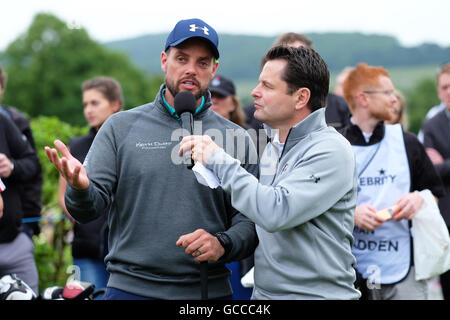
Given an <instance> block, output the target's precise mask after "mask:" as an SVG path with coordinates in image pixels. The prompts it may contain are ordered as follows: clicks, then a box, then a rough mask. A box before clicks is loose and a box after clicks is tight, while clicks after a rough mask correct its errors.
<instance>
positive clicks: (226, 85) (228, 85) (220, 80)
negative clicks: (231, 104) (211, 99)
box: [209, 75, 236, 97]
mask: <svg viewBox="0 0 450 320" xmlns="http://www.w3.org/2000/svg"><path fill="white" fill-rule="evenodd" d="M209 91H211V93H218V94H220V95H222V96H224V97H228V96H229V95H235V94H236V88H235V87H234V84H233V82H232V81H231V80H229V79H227V78H225V77H224V76H219V75H216V76H215V77H214V78H213V79H212V80H211V83H210V84H209Z"/></svg>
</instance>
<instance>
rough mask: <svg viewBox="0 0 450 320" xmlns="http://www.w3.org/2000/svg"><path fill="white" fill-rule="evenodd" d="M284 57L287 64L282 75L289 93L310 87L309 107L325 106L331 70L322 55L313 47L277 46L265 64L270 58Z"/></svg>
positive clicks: (267, 57)
mask: <svg viewBox="0 0 450 320" xmlns="http://www.w3.org/2000/svg"><path fill="white" fill-rule="evenodd" d="M276 59H282V60H286V61H287V65H286V67H285V69H284V73H283V75H282V79H283V81H286V83H287V85H288V94H292V93H294V92H295V91H297V90H298V89H300V88H308V89H309V90H310V91H311V97H310V99H309V102H308V106H309V109H310V110H311V111H316V110H317V109H320V108H323V107H325V104H326V100H327V95H328V90H329V85H330V72H329V70H328V67H327V64H326V63H325V61H324V60H323V59H322V57H321V56H320V55H319V54H318V53H317V52H316V51H315V50H314V49H312V48H308V47H299V48H294V47H286V46H276V47H273V48H272V49H270V50H269V52H267V54H266V55H265V57H264V59H263V66H264V64H265V63H266V62H267V61H269V60H276Z"/></svg>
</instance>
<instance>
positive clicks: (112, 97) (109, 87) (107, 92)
mask: <svg viewBox="0 0 450 320" xmlns="http://www.w3.org/2000/svg"><path fill="white" fill-rule="evenodd" d="M90 89H96V90H98V91H100V92H101V93H102V94H103V95H104V96H105V98H106V99H107V100H108V101H109V102H114V101H119V102H120V107H123V104H124V101H123V93H122V87H121V86H120V84H119V82H117V80H115V79H113V78H110V77H104V76H99V77H95V78H93V79H89V80H86V81H85V82H83V84H82V85H81V90H82V91H83V92H84V91H86V90H90Z"/></svg>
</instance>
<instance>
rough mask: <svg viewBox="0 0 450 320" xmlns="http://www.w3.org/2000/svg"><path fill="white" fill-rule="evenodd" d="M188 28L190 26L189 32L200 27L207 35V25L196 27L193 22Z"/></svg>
mask: <svg viewBox="0 0 450 320" xmlns="http://www.w3.org/2000/svg"><path fill="white" fill-rule="evenodd" d="M189 28H190V29H189V31H191V32H195V30H197V29H200V30H203V32H204V34H206V35H209V29H208V28H207V27H197V26H196V25H195V23H194V24H190V25H189Z"/></svg>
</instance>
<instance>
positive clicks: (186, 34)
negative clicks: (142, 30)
mask: <svg viewBox="0 0 450 320" xmlns="http://www.w3.org/2000/svg"><path fill="white" fill-rule="evenodd" d="M194 37H200V38H204V39H206V40H208V41H209V42H210V43H211V50H212V52H213V54H214V58H216V59H219V49H218V47H219V37H218V36H217V32H216V30H214V29H213V28H212V27H211V26H210V25H209V24H207V23H206V22H204V21H203V20H200V19H187V20H180V21H178V23H177V24H176V25H175V27H174V28H173V30H172V31H171V32H170V33H169V36H168V37H167V40H166V46H165V49H164V51H167V49H168V48H169V47H176V46H177V45H179V44H180V43H182V42H184V41H186V40H187V39H190V38H194Z"/></svg>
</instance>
